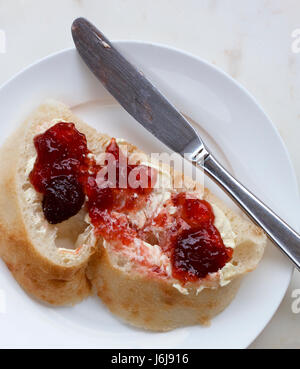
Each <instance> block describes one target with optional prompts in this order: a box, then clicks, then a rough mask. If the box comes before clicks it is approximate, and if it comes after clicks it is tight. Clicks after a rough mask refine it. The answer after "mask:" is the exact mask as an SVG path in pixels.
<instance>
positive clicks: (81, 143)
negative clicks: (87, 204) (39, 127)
mask: <svg viewBox="0 0 300 369" xmlns="http://www.w3.org/2000/svg"><path fill="white" fill-rule="evenodd" d="M34 145H35V148H36V151H37V160H36V162H35V165H34V168H33V170H32V172H31V173H30V176H29V178H30V181H31V183H32V185H33V186H34V188H35V189H36V191H38V192H40V193H42V194H43V195H44V199H43V211H44V214H45V217H46V219H47V220H48V222H49V223H51V224H57V223H61V222H62V221H64V220H67V219H69V218H70V217H72V216H74V215H76V214H77V213H78V212H79V211H80V209H81V207H82V206H83V204H84V200H85V195H84V192H83V187H82V184H81V182H80V180H79V179H80V177H81V176H82V175H84V173H86V168H87V154H88V149H87V142H86V138H85V136H84V135H83V134H81V133H79V132H78V131H77V130H76V128H75V125H74V124H73V123H58V124H56V125H55V126H53V127H51V128H50V129H48V130H47V131H46V132H45V133H43V134H40V135H38V136H36V137H35V138H34Z"/></svg>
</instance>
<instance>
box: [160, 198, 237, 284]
mask: <svg viewBox="0 0 300 369" xmlns="http://www.w3.org/2000/svg"><path fill="white" fill-rule="evenodd" d="M171 203H172V206H175V207H176V209H177V211H176V213H175V214H174V215H172V216H170V215H169V214H167V212H166V211H164V210H163V211H162V212H161V213H160V214H159V215H158V216H157V217H156V219H154V224H155V225H157V226H159V227H160V228H162V229H163V232H162V237H161V242H162V245H161V246H162V247H164V249H165V251H166V252H168V253H169V254H170V255H171V260H172V269H173V276H174V277H175V278H176V279H179V280H181V281H182V282H183V283H186V282H189V281H190V282H193V281H195V280H197V279H198V278H205V277H206V276H207V275H208V274H209V273H214V272H217V271H218V270H220V269H222V268H223V267H224V266H225V264H226V263H228V262H229V261H230V260H231V258H232V254H233V249H232V248H230V247H226V246H225V245H224V243H223V240H222V237H221V235H220V233H219V231H218V229H217V228H216V227H215V226H214V220H215V216H214V213H213V210H212V207H211V205H210V204H209V203H208V202H207V201H205V200H200V199H197V198H189V197H187V195H186V193H179V194H176V195H174V196H173V197H172V199H171Z"/></svg>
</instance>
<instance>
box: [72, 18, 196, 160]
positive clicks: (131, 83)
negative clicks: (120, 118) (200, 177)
mask: <svg viewBox="0 0 300 369" xmlns="http://www.w3.org/2000/svg"><path fill="white" fill-rule="evenodd" d="M72 34H73V39H74V42H75V45H76V48H77V50H78V52H79V54H80V55H81V57H82V58H83V60H84V61H85V63H86V64H87V65H88V67H89V68H90V69H91V71H92V72H93V73H94V74H95V76H96V77H97V78H98V79H99V80H100V81H101V82H102V84H103V85H104V86H105V87H106V89H107V90H108V91H109V92H110V93H111V94H112V95H113V96H114V97H115V99H116V100H117V101H118V102H119V103H120V104H121V105H122V106H123V108H124V109H125V110H126V111H127V112H128V113H129V114H131V115H132V116H133V117H134V118H135V119H136V120H137V121H138V122H139V123H141V124H142V125H143V126H144V127H145V128H146V129H147V130H148V131H150V132H151V133H152V134H153V135H154V136H155V137H157V138H158V139H159V140H161V141H162V142H163V143H164V144H165V145H167V146H168V147H169V148H170V149H171V150H173V151H176V152H179V153H180V154H181V155H184V154H186V153H190V154H191V157H193V156H195V155H196V154H197V153H198V152H199V151H201V149H202V148H203V143H202V140H201V138H200V137H199V136H198V134H197V133H196V131H195V130H194V128H193V127H192V126H191V125H190V124H189V122H188V121H187V120H186V119H185V118H184V117H183V115H182V114H181V113H180V112H179V111H177V110H176V109H175V107H174V106H172V105H171V104H170V102H168V100H167V99H166V98H165V97H164V96H163V95H162V94H161V93H160V92H159V91H158V90H157V88H156V87H154V86H153V84H152V83H150V82H149V81H148V80H147V79H146V78H145V77H144V76H143V74H142V73H141V72H140V71H138V70H137V68H135V67H134V66H133V65H132V64H131V63H129V62H128V61H127V60H126V59H125V58H124V57H123V55H121V54H120V53H119V52H118V51H117V50H116V48H115V47H114V46H113V45H112V44H111V42H110V41H109V40H108V39H107V38H106V37H105V36H104V35H103V34H102V33H101V32H100V31H99V30H98V29H97V28H96V27H95V26H93V25H92V24H91V23H90V22H88V21H87V20H85V19H83V18H79V19H77V20H75V21H74V23H73V26H72Z"/></svg>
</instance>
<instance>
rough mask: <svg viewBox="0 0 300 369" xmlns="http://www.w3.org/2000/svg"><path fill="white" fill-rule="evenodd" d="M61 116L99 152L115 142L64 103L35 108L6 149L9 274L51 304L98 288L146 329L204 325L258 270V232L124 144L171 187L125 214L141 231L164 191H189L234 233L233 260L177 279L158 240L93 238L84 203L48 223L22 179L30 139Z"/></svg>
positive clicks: (3, 246)
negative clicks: (208, 273) (199, 276)
mask: <svg viewBox="0 0 300 369" xmlns="http://www.w3.org/2000/svg"><path fill="white" fill-rule="evenodd" d="M58 121H65V122H72V123H75V125H76V128H77V130H78V131H80V132H81V133H83V134H85V135H86V138H87V143H88V148H89V150H90V152H91V153H92V154H94V155H95V157H97V155H99V154H101V153H103V152H104V151H105V149H106V147H107V145H108V144H109V142H110V140H111V138H110V137H108V136H106V135H102V134H99V133H97V132H96V131H95V130H94V129H92V128H90V127H88V126H87V125H86V124H84V123H83V122H81V121H80V120H79V119H78V118H76V117H75V116H73V114H72V113H71V111H70V110H69V109H68V108H67V107H66V106H64V105H63V104H61V103H58V102H55V101H52V102H47V103H45V104H44V105H42V106H41V107H40V108H39V109H38V110H37V111H36V112H34V113H33V114H32V115H31V116H30V117H29V118H28V119H27V121H26V122H25V123H24V124H23V125H22V126H21V127H20V128H19V130H18V131H17V132H16V133H15V134H14V135H13V137H11V138H10V139H9V140H8V141H7V142H6V144H5V145H4V146H3V147H2V149H1V153H0V155H1V164H0V188H1V192H0V232H1V235H2V237H1V239H0V255H1V257H2V258H3V260H4V261H5V263H6V264H7V266H8V267H9V269H10V270H11V272H12V273H13V275H14V277H15V278H16V279H17V281H18V282H19V283H20V285H21V286H22V287H23V288H24V289H25V290H26V291H27V292H29V293H30V294H32V295H34V296H35V297H37V298H39V299H42V300H43V301H46V302H48V303H51V304H54V305H61V304H68V303H75V302H77V301H80V300H82V299H83V298H85V297H86V296H88V295H89V294H90V293H92V292H96V293H97V294H98V296H99V297H100V298H101V299H102V301H103V302H104V304H105V305H106V306H108V308H109V309H110V310H111V311H112V312H113V313H114V314H116V315H118V316H119V317H121V318H123V319H124V320H125V321H126V322H128V323H130V324H133V325H135V326H138V327H143V328H146V329H150V330H156V331H166V330H170V329H174V328H176V327H180V326H185V325H192V324H198V323H200V324H208V323H209V321H210V320H211V318H213V317H214V316H215V315H216V314H218V313H220V312H221V311H222V310H224V309H225V308H226V306H228V304H229V303H230V302H231V301H232V299H233V298H234V296H235V295H236V293H237V290H238V287H239V285H240V280H241V277H242V276H243V275H244V274H246V273H247V272H249V271H251V270H253V269H255V268H256V266H257V264H258V263H259V261H260V259H261V258H262V256H263V252H264V248H265V243H266V237H265V235H264V233H263V232H262V231H261V230H260V229H258V228H257V227H256V226H254V225H253V224H252V223H250V222H249V221H248V220H247V219H246V218H244V217H241V216H239V215H237V214H235V213H234V212H233V211H232V210H230V209H229V208H228V207H227V206H225V205H224V204H223V203H222V202H221V201H220V200H219V199H217V198H216V197H215V196H214V195H212V194H211V193H210V192H209V191H208V190H207V189H203V188H202V187H201V186H200V185H199V184H197V183H195V182H194V181H192V180H191V179H189V178H184V183H185V188H181V189H180V190H177V189H175V188H177V187H178V186H177V185H176V184H177V182H178V181H180V180H182V179H183V175H182V174H181V173H178V172H173V171H172V170H171V169H170V168H169V167H168V166H166V165H161V164H159V163H154V162H151V161H150V159H149V158H148V157H147V155H145V154H144V153H143V152H141V151H140V150H138V149H137V148H136V147H135V146H133V145H131V144H128V143H127V142H125V141H122V140H120V141H118V143H119V146H120V148H121V150H122V148H125V146H126V149H127V152H128V157H129V160H130V159H132V160H134V161H135V163H136V164H145V163H146V164H147V165H150V166H156V167H157V168H158V169H159V172H160V173H163V172H164V170H166V171H169V173H170V178H171V183H172V184H173V187H174V188H173V189H171V190H170V189H166V188H165V187H164V185H163V186H161V187H159V188H157V189H154V190H153V193H152V194H151V196H150V198H149V201H148V203H147V206H145V208H144V209H142V210H141V211H138V212H137V213H134V212H129V213H126V214H122V216H126V218H128V219H129V220H130V222H131V223H132V224H134V225H135V227H136V228H137V229H141V228H142V227H143V225H144V224H145V223H146V222H147V221H148V220H149V219H151V218H153V216H154V214H157V212H158V211H159V209H160V208H161V206H162V205H163V204H164V203H165V201H166V196H165V195H166V194H167V193H168V192H173V193H176V192H178V191H186V192H188V193H191V194H192V195H193V196H194V195H195V196H198V197H201V198H204V199H205V200H207V201H208V202H210V203H211V204H214V206H215V207H216V209H218V212H221V214H222V216H223V218H224V219H225V218H226V222H227V223H226V225H227V226H228V224H230V227H231V228H230V232H232V233H230V232H229V235H231V234H232V235H233V234H235V249H234V253H233V258H232V260H231V262H230V263H228V264H226V266H225V267H224V268H223V269H222V270H221V271H220V272H218V273H216V274H215V275H214V276H213V277H212V278H208V279H205V280H199V281H196V282H188V283H187V284H185V285H182V284H181V282H180V281H178V280H176V278H174V277H173V275H172V265H171V264H172V263H171V259H170V255H169V254H168V253H166V252H165V251H164V250H163V247H161V246H158V245H157V244H156V243H155V240H152V241H150V240H147V242H145V240H144V239H139V238H136V239H135V240H134V242H132V243H131V244H130V245H123V246H122V247H119V246H118V247H116V245H115V244H114V242H108V241H107V240H105V239H103V238H102V237H99V236H97V237H96V236H95V233H94V228H93V226H92V225H91V224H90V221H89V217H87V216H86V215H87V211H86V210H85V207H84V208H83V209H82V210H81V211H80V213H78V214H77V215H76V216H74V217H72V218H70V219H69V220H67V221H65V222H63V223H61V224H58V225H50V224H49V223H48V222H47V221H46V220H45V218H44V215H43V212H42V206H41V202H42V201H41V195H40V194H38V193H37V192H36V191H35V190H34V188H33V187H32V185H31V184H30V182H29V179H28V176H29V173H30V171H31V170H32V168H33V165H34V161H35V158H36V152H35V148H34V145H33V138H34V136H35V135H37V134H39V133H43V132H44V131H46V130H47V129H48V128H50V127H51V126H52V125H54V124H55V123H57V122H58ZM221 225H222V224H221ZM158 232H161V233H163V232H164V230H158ZM221 234H222V232H221ZM158 237H159V236H158ZM222 237H223V235H222ZM224 237H225V238H226V237H227V236H226V232H225V233H224ZM225 238H224V240H225ZM224 243H225V241H224ZM118 245H119V242H118ZM153 268H156V269H159V270H161V271H163V272H164V274H163V276H162V274H159V273H152V272H151V271H152V269H153Z"/></svg>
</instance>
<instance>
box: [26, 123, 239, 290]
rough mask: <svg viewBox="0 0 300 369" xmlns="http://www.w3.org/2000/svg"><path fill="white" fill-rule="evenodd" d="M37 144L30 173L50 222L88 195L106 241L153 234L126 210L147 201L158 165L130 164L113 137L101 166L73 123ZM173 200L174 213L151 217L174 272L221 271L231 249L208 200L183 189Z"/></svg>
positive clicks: (185, 275)
mask: <svg viewBox="0 0 300 369" xmlns="http://www.w3.org/2000/svg"><path fill="white" fill-rule="evenodd" d="M34 145H35V148H36V152H37V159H36V162H35V165H34V168H33V170H32V172H31V173H30V176H29V178H30V182H31V183H32V185H33V186H34V188H35V189H36V191H37V192H40V193H42V194H43V201H42V207H43V212H44V215H45V218H46V219H47V220H48V222H49V223H51V224H58V223H61V222H63V221H65V220H67V219H69V218H70V217H72V216H74V215H76V214H77V213H78V212H79V211H80V210H81V208H82V207H83V205H84V203H85V200H86V199H87V201H86V206H87V209H88V212H89V216H90V219H91V222H92V224H93V225H94V227H95V232H96V234H97V235H99V236H102V237H104V238H105V239H106V240H107V241H113V242H116V241H117V242H119V243H120V244H123V245H129V244H130V243H131V242H132V241H133V240H134V238H136V237H139V238H141V239H146V238H147V237H148V236H149V235H147V234H146V233H147V231H146V229H145V228H144V229H142V230H141V229H136V228H135V227H134V226H133V225H132V224H131V223H130V221H129V220H128V217H127V215H128V214H129V213H130V212H137V211H138V210H140V209H142V208H143V207H144V206H145V205H146V203H147V201H148V199H149V195H150V194H151V192H152V191H153V186H154V184H155V183H156V181H157V171H156V170H155V169H153V168H151V167H149V166H146V165H136V164H130V163H128V160H127V157H126V155H125V154H124V153H123V152H122V150H120V148H119V145H118V144H117V142H116V140H115V139H112V140H111V141H110V143H109V145H108V146H107V148H106V152H105V160H104V163H103V165H99V164H97V163H96V162H95V160H94V159H93V156H92V155H89V154H91V153H90V152H89V150H88V147H87V140H86V137H85V136H84V135H83V134H81V133H80V132H78V131H77V129H76V128H75V125H74V124H73V123H64V122H61V123H58V124H56V125H54V126H53V127H51V128H50V129H48V130H47V131H46V132H45V133H43V134H40V135H38V136H36V137H35V138H34ZM124 163H125V165H124ZM104 169H105V170H104ZM109 173H115V175H113V176H112V177H111V176H110V175H109ZM170 201H171V202H172V206H173V207H175V208H176V212H175V214H173V215H170V214H169V213H168V212H167V211H166V208H164V209H165V210H163V211H162V212H161V213H160V214H159V215H158V216H157V217H156V218H155V219H153V220H152V221H151V222H152V226H153V227H154V228H159V229H162V230H163V232H161V236H160V237H159V239H158V240H157V241H158V244H159V245H160V246H161V248H162V250H163V251H164V252H166V253H167V254H168V255H170V258H171V263H172V273H173V276H174V277H175V278H177V279H179V280H180V281H181V282H182V283H186V282H188V281H195V280H197V279H199V278H205V277H206V276H207V275H208V274H209V273H213V272H217V271H218V270H220V269H221V268H222V267H223V266H224V265H225V264H226V263H227V262H228V261H229V260H230V259H231V257H232V253H233V250H232V249H231V248H228V247H225V245H224V243H223V241H222V238H221V235H220V233H219V231H218V230H217V228H216V227H215V226H214V213H213V210H212V208H211V206H210V204H209V203H208V202H206V201H204V200H199V199H196V198H188V197H187V196H186V194H185V193H180V194H175V195H173V196H172V199H171V200H170Z"/></svg>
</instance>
